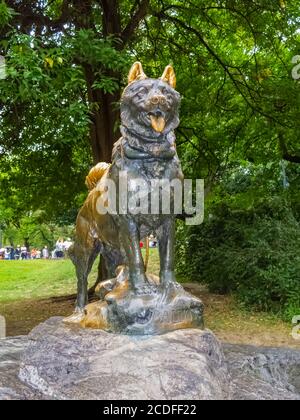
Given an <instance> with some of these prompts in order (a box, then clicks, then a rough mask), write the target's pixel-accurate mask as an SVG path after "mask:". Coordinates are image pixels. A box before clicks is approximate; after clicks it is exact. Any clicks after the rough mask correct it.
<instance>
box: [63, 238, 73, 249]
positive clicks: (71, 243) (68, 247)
mask: <svg viewBox="0 0 300 420" xmlns="http://www.w3.org/2000/svg"><path fill="white" fill-rule="evenodd" d="M72 245H73V242H72V241H71V239H70V238H68V239H67V240H66V241H65V242H64V250H65V251H66V252H68V251H69V249H70V248H71V246H72Z"/></svg>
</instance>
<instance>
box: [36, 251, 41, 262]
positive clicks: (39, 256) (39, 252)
mask: <svg viewBox="0 0 300 420" xmlns="http://www.w3.org/2000/svg"><path fill="white" fill-rule="evenodd" d="M41 258H42V251H40V250H39V249H37V250H36V259H37V260H40V259H41Z"/></svg>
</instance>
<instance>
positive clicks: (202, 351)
mask: <svg viewBox="0 0 300 420" xmlns="http://www.w3.org/2000/svg"><path fill="white" fill-rule="evenodd" d="M223 350H224V353H225V358H224V354H223ZM299 378H300V352H299V351H297V350H288V349H281V348H277V349H276V348H275V349H272V348H258V347H251V346H241V345H228V344H225V345H224V344H223V345H221V344H220V343H219V342H218V341H217V339H216V338H215V336H214V335H213V334H212V333H211V332H209V331H199V330H181V331H176V332H171V333H168V334H166V335H162V336H154V337H133V336H124V335H123V336H121V335H112V334H108V333H106V332H104V331H101V330H86V329H82V328H78V327H68V326H66V325H65V324H64V323H63V322H62V319H61V318H52V319H50V320H49V321H47V322H46V323H44V324H41V325H40V326H39V327H37V328H36V329H35V330H33V331H32V333H31V334H30V335H29V336H28V337H17V338H9V339H6V340H0V400H32V399H33V400H45V399H58V400H61V399H75V400H77V399H78V400H80V399H95V400H111V401H112V400H116V399H118V400H119V399H120V400H140V399H146V400H167V399H170V400H176V399H181V400H182V399H188V400H199V399H200V400H204V399H213V400H217V399H224V400H230V399H234V400H300V381H299Z"/></svg>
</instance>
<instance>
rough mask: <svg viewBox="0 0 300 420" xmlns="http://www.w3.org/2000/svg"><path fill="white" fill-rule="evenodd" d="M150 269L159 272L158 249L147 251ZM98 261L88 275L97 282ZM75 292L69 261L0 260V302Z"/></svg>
mask: <svg viewBox="0 0 300 420" xmlns="http://www.w3.org/2000/svg"><path fill="white" fill-rule="evenodd" d="M150 256H151V260H150V261H151V272H152V273H154V274H158V273H159V259H158V252H157V250H150ZM97 269H98V261H96V262H95V264H94V267H93V271H92V273H91V275H90V278H89V283H90V285H91V286H92V285H93V284H94V283H95V281H96V276H97ZM73 293H76V275H75V269H74V266H73V264H72V262H71V261H70V260H61V261H57V260H52V261H44V260H40V261H38V260H35V261H0V302H12V301H19V300H24V299H33V300H35V299H44V298H49V297H58V296H64V295H70V294H73Z"/></svg>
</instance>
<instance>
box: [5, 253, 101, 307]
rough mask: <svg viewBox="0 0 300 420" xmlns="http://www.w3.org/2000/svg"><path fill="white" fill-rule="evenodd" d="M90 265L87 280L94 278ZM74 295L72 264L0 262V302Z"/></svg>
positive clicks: (94, 272)
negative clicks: (89, 274) (89, 273)
mask: <svg viewBox="0 0 300 420" xmlns="http://www.w3.org/2000/svg"><path fill="white" fill-rule="evenodd" d="M96 271H97V264H95V266H94V270H93V273H92V274H91V276H90V281H91V282H93V281H94V280H95V277H96ZM75 292H76V276H75V270H74V266H73V264H72V262H71V261H70V260H62V261H42V260H40V261H0V302H11V301H18V300H23V299H42V298H48V297H54V296H63V295H67V294H73V293H75Z"/></svg>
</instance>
